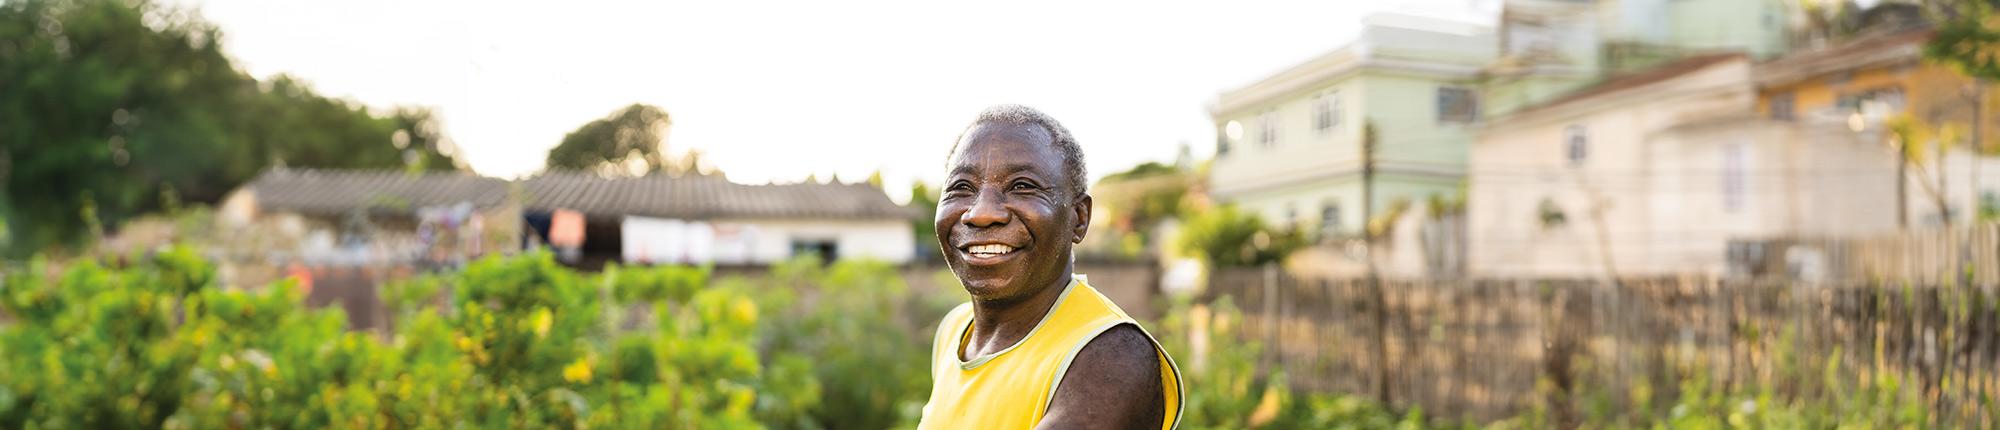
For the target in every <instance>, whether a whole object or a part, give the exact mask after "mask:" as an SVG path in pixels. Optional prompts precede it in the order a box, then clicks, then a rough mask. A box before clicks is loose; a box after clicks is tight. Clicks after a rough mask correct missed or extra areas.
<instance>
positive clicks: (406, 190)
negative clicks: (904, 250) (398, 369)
mask: <svg viewBox="0 0 2000 430" xmlns="http://www.w3.org/2000/svg"><path fill="white" fill-rule="evenodd" d="M514 185H519V186H520V188H521V190H522V197H521V198H522V200H523V201H522V202H521V204H522V207H523V208H525V209H528V210H554V209H572V210H576V211H579V212H583V213H584V214H585V215H586V216H590V217H594V218H613V217H619V216H625V215H637V216H650V217H661V218H680V219H714V218H739V219H740V218H776V219H784V218H816V219H825V218H842V219H883V218H895V219H904V218H909V217H911V216H915V215H916V214H913V213H911V212H910V211H909V210H908V209H906V208H904V207H902V206H898V205H896V203H895V202H891V201H889V196H888V195H886V194H883V193H882V190H881V189H878V188H875V187H873V186H869V185H866V184H787V185H746V184H738V183H734V182H729V181H728V180H726V179H722V178H719V177H704V176H687V177H669V176H647V177H640V178H603V177H599V176H596V175H591V174H584V173H544V174H541V175H538V176H535V177H532V178H528V179H524V180H521V181H518V182H515V183H509V182H508V181H505V180H501V179H496V178H488V177H482V176H475V175H470V174H463V173H426V174H421V175H409V174H405V173H403V172H401V171H395V170H310V169H305V170H301V169H289V170H271V171H266V172H264V173H263V174H262V175H259V176H258V177H257V179H255V180H252V181H251V182H250V184H248V185H245V186H244V187H245V188H247V189H250V190H252V191H253V192H255V193H256V196H257V204H258V206H259V207H261V208H263V209H266V210H289V211H296V212H300V213H306V214H313V215H338V214H342V213H346V212H347V211H349V210H353V209H355V208H366V209H368V210H370V211H371V212H375V213H409V212H410V211H412V210H414V209H415V208H418V207H424V206H439V205H451V204H457V203H458V202H470V203H472V204H473V205H474V206H478V207H492V206H496V205H500V204H502V203H505V202H506V201H507V199H508V189H509V188H510V187H511V186H514Z"/></svg>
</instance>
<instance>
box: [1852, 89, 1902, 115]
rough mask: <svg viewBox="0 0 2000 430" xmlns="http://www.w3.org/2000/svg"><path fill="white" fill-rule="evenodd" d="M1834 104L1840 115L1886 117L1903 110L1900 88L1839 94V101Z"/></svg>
mask: <svg viewBox="0 0 2000 430" xmlns="http://www.w3.org/2000/svg"><path fill="white" fill-rule="evenodd" d="M1836 103H1837V104H1838V105H1839V107H1840V111H1841V112H1842V113H1860V114H1862V115H1871V116H1887V115H1888V114H1889V113H1890V112H1897V111H1901V110H1903V89H1902V88H1901V87H1882V88H1872V89H1869V90H1866V91H1860V92H1854V93H1847V94H1841V95H1840V99H1839V101H1837V102H1836Z"/></svg>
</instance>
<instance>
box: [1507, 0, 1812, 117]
mask: <svg viewBox="0 0 2000 430" xmlns="http://www.w3.org/2000/svg"><path fill="white" fill-rule="evenodd" d="M1790 3H1792V2H1790V1H1787V0H1506V1H1505V3H1504V4H1503V7H1502V8H1501V14H1500V18H1499V20H1500V30H1499V32H1498V33H1499V34H1498V39H1499V40H1498V41H1499V44H1500V49H1499V51H1500V52H1499V58H1498V59H1497V60H1496V61H1494V62H1493V63H1491V64H1489V65H1488V66H1487V68H1486V70H1485V72H1484V78H1485V81H1484V85H1483V90H1484V91H1483V93H1482V95H1483V96H1484V101H1485V102H1486V108H1487V109H1486V113H1487V114H1488V115H1504V114H1507V113H1510V112H1513V111H1514V110H1515V109H1519V108H1522V107H1526V106H1531V105H1535V104H1538V103H1541V102H1544V101H1547V100H1549V99H1550V98H1553V97H1556V96H1560V95H1562V94H1565V93H1568V92H1570V91H1574V90H1576V89H1578V88H1581V87H1583V86H1585V85H1589V84H1592V83H1595V82H1597V81H1598V80H1600V79H1603V78H1605V77H1606V76H1610V75H1616V74H1624V73H1630V72H1635V71H1640V70H1645V69H1647V68H1650V67H1652V66H1655V65H1658V64H1661V63H1664V62H1668V61H1673V60H1675V59H1678V58H1681V57H1686V56H1691V55H1700V54H1705V53H1715V52H1741V53H1745V54H1747V55H1749V56H1750V57H1751V58H1753V59H1765V58H1771V57H1775V56H1778V55H1781V54H1783V53H1785V52H1786V51H1787V47H1788V45H1789V43H1788V36H1789V35H1790V33H1791V32H1792V27H1791V25H1789V22H1790V21H1791V19H1792V10H1791V7H1790V6H1788V5H1789V4H1790Z"/></svg>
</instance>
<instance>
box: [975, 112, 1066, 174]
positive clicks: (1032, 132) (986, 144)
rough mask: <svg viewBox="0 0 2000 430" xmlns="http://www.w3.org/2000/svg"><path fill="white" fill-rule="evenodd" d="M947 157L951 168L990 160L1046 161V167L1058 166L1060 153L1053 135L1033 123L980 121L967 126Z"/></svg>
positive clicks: (979, 163)
mask: <svg viewBox="0 0 2000 430" xmlns="http://www.w3.org/2000/svg"><path fill="white" fill-rule="evenodd" d="M950 161H951V163H950V164H951V166H949V167H951V168H952V170H953V171H960V170H965V169H967V168H978V167H981V166H979V165H981V164H992V163H1001V164H1005V165H1009V166H1014V165H1024V164H1029V163H1033V164H1048V166H1045V167H1046V168H1048V169H1060V168H1061V167H1062V166H1061V164H1062V157H1061V154H1059V151H1057V150H1056V148H1055V142H1054V139H1053V138H1052V137H1051V136H1050V135H1049V133H1048V131H1046V130H1043V129H1042V128H1041V127H1038V126H1035V125H1033V124H1028V125H1014V124H994V125H993V126H990V127H989V126H984V125H982V126H980V127H978V128H976V129H974V130H970V131H968V132H967V133H966V134H965V138H964V139H962V140H961V141H959V143H958V145H957V150H956V151H954V153H953V154H952V157H951V160H950ZM995 167H999V166H998V165H996V166H995Z"/></svg>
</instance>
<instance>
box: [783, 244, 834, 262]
mask: <svg viewBox="0 0 2000 430" xmlns="http://www.w3.org/2000/svg"><path fill="white" fill-rule="evenodd" d="M805 255H818V256H819V260H820V262H821V263H832V262H833V261H834V260H838V259H840V246H839V245H837V244H835V243H834V241H832V240H826V239H792V256H793V257H799V256H805Z"/></svg>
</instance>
